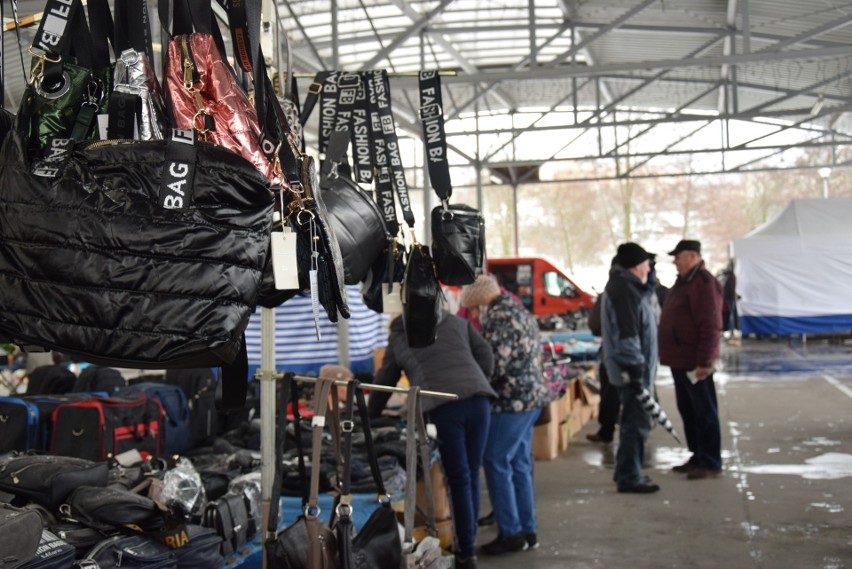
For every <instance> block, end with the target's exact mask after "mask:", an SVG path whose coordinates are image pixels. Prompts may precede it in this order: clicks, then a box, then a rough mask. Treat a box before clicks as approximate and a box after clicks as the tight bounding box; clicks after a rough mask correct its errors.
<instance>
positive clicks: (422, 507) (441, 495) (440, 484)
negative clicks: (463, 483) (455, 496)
mask: <svg viewBox="0 0 852 569" xmlns="http://www.w3.org/2000/svg"><path fill="white" fill-rule="evenodd" d="M430 476H431V480H432V503H433V504H434V506H435V521H436V524H438V525H439V526H440V523H441V522H449V524H450V535H451V536H452V523H453V522H452V518H453V513H452V509H451V508H450V493H449V491H448V490H447V482H446V479H445V478H444V467H443V465H442V464H441V461H436V462H435V463H434V464H432V470H431V473H430ZM391 506H392V507H393V509H394V511H396V513H397V516H398V518H399V520H400V523H402V522H403V518H402V514H403V511H404V510H405V502H404V501H402V500H401V501H398V502H394V503H393V504H391ZM417 507H418V513H416V514H415V517H414V525H415V527H417V526H423V528H424V530H423V531H424V532H425V531H426V530H425V527H426V520H425V519H424V518H423V515H422V514H420V513H419V512H425V511H426V489H425V488H424V486H423V480H422V479H420V480H418V481H417ZM439 533H440V527H439ZM424 535H425V534H424Z"/></svg>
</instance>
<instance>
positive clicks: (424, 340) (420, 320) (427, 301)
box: [402, 243, 443, 348]
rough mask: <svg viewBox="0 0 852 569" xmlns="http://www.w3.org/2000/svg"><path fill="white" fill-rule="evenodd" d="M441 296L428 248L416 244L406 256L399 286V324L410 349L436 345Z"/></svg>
mask: <svg viewBox="0 0 852 569" xmlns="http://www.w3.org/2000/svg"><path fill="white" fill-rule="evenodd" d="M442 295H443V293H442V292H441V285H440V283H439V282H438V277H437V276H436V275H435V265H434V264H433V263H432V257H431V256H430V255H429V247H427V246H425V245H421V244H420V243H415V244H414V245H413V246H412V247H411V252H410V253H409V255H408V262H407V264H406V266H405V279H404V280H403V283H402V322H403V324H404V325H405V336H406V337H407V338H408V345H409V346H410V347H412V348H425V347H426V346H430V345H432V344H433V343H434V342H435V338H436V337H437V333H438V322H439V321H440V317H441V304H440V297H441V296H442Z"/></svg>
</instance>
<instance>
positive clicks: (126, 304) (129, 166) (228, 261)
mask: <svg viewBox="0 0 852 569" xmlns="http://www.w3.org/2000/svg"><path fill="white" fill-rule="evenodd" d="M19 118H20V117H19ZM0 195H2V196H3V199H2V200H1V201H0V306H3V311H2V314H0V337H5V338H7V339H9V340H11V341H14V342H16V343H18V344H21V345H36V346H42V347H45V348H49V349H52V350H56V351H60V352H63V353H70V354H76V355H77V356H78V357H82V358H83V359H84V360H86V361H89V362H92V363H99V364H102V365H107V366H116V365H119V366H121V367H137V368H169V367H212V366H218V365H222V364H229V363H231V362H233V361H234V360H235V359H236V358H237V356H238V354H240V352H241V350H244V345H243V342H242V335H243V332H244V331H245V328H246V326H247V325H248V319H249V316H250V315H251V313H252V312H253V311H254V309H255V307H256V305H257V304H256V300H257V292H258V287H259V285H260V278H261V270H262V268H263V264H264V261H265V260H266V255H267V248H268V245H269V228H270V224H271V218H272V203H273V195H272V192H271V191H270V189H269V184H268V182H267V180H266V179H265V178H264V177H263V176H261V175H260V173H258V171H257V169H256V168H255V167H254V166H253V165H252V164H251V163H250V162H248V161H247V160H245V159H244V158H242V157H240V156H237V155H236V154H234V153H232V152H229V151H228V150H226V149H224V148H221V147H219V146H216V145H213V144H210V143H205V142H200V141H195V140H194V137H193V134H192V133H191V132H188V131H173V135H172V136H170V137H169V140H158V141H132V142H118V141H103V142H89V143H86V142H82V143H75V142H73V141H70V140H61V139H59V140H54V141H53V146H52V148H51V151H50V153H49V157H48V158H46V159H42V160H37V161H32V162H31V161H30V160H29V159H28V157H27V155H26V151H25V141H24V137H23V136H22V135H21V133H20V132H19V131H18V130H15V131H13V132H11V133H9V134H8V135H7V136H6V138H5V140H4V141H3V145H2V149H0ZM243 379H244V377H243Z"/></svg>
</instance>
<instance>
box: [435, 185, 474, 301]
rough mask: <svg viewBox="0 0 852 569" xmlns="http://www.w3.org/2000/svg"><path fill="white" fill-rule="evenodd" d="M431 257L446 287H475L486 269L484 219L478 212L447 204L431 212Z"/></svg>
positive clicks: (465, 207) (466, 207)
mask: <svg viewBox="0 0 852 569" xmlns="http://www.w3.org/2000/svg"><path fill="white" fill-rule="evenodd" d="M432 254H433V255H434V256H435V271H436V273H437V274H438V279H440V281H441V282H442V283H444V284H446V285H452V286H462V285H467V284H471V283H473V281H475V280H476V277H478V276H479V275H481V274H482V271H483V269H484V267H485V219H484V218H483V217H482V213H481V212H480V211H479V210H478V209H474V208H472V207H470V206H467V205H464V204H450V203H447V202H444V203H443V204H441V205H439V206H437V207H436V208H434V209H433V210H432Z"/></svg>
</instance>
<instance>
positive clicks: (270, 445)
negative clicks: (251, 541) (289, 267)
mask: <svg viewBox="0 0 852 569" xmlns="http://www.w3.org/2000/svg"><path fill="white" fill-rule="evenodd" d="M259 379H260V501H261V512H262V516H263V517H262V519H263V522H264V523H263V529H262V532H261V533H262V535H263V536H264V540H265V539H266V538H265V536H266V528H267V527H268V525H267V524H268V523H269V506H270V504H271V502H272V484H273V482H274V480H275V467H276V466H277V465H276V464H275V380H276V373H275V309H274V308H261V309H260V373H259ZM263 567H264V569H267V568H268V567H269V565H268V562H267V559H266V548H264V551H263Z"/></svg>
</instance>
